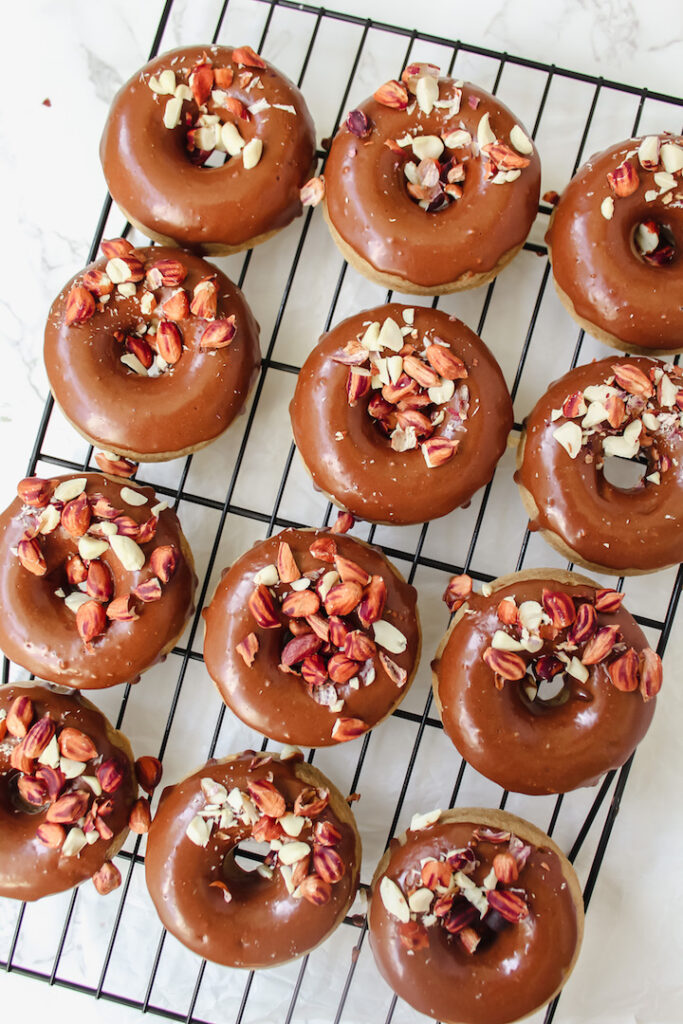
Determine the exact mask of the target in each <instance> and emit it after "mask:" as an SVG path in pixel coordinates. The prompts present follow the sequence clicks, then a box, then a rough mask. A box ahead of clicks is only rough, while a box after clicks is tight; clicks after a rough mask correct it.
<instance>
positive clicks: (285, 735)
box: [202, 499, 422, 748]
mask: <svg viewBox="0 0 683 1024" xmlns="http://www.w3.org/2000/svg"><path fill="white" fill-rule="evenodd" d="M330 500H332V499H330ZM283 532H286V531H283ZM297 532H299V533H302V534H304V533H310V534H311V537H312V538H313V537H314V536H315V535H319V536H325V535H326V533H327V531H319V530H316V529H314V528H312V527H311V528H308V527H306V528H304V529H302V530H299V531H297ZM278 536H279V535H278ZM331 536H332V537H334V538H335V539H337V540H339V539H340V537H344V536H345V535H344V534H341V535H339V534H331ZM350 539H351V540H353V542H354V544H358V545H359V546H360V547H363V548H366V549H367V550H368V551H369V552H372V553H373V554H377V549H376V548H375V547H374V546H373V545H372V544H368V543H367V542H366V541H363V540H360V539H359V538H358V537H352V538H350ZM259 546H260V545H255V546H254V547H253V548H252V549H251V551H248V552H245V555H243V556H242V558H244V557H246V555H249V554H250V553H251V552H253V551H255V550H256V548H257V547H259ZM295 555H296V552H295ZM346 556H347V557H348V556H349V553H348V552H347V553H346ZM382 557H383V558H384V556H382ZM384 562H385V564H386V565H387V567H388V569H387V575H391V576H393V578H394V579H395V580H396V582H397V583H398V584H400V585H402V586H406V585H407V583H406V580H405V577H404V576H403V575H402V573H401V572H400V571H399V570H398V569H397V568H396V566H395V565H394V564H393V562H389V561H388V560H387V559H386V558H385V559H384ZM264 564H266V563H264ZM329 568H333V566H332V565H330V566H329ZM229 571H230V568H226V569H225V570H224V571H223V573H222V575H221V579H220V580H219V582H218V584H217V585H216V588H215V590H214V592H213V594H212V596H211V600H210V601H209V602H208V604H207V605H206V606H205V608H206V609H209V608H210V607H211V605H212V604H213V602H214V600H215V599H216V596H217V594H218V593H219V591H220V590H221V587H222V582H223V577H224V576H225V575H227V573H228V572H229ZM203 621H204V636H203V644H202V647H203V650H204V652H205V661H206V658H207V654H206V649H207V642H206V640H207V622H208V620H207V616H206V614H204V615H203ZM252 624H253V620H252ZM415 631H416V635H417V642H416V646H415V654H414V659H413V663H412V666H411V668H410V669H409V670H408V679H407V681H406V683H405V685H404V686H402V687H400V688H396V699H395V700H394V701H392V702H391V703H390V704H389V705H388V707H387V709H386V710H385V711H384V712H383V714H381V715H380V717H379V718H377V719H375V720H374V721H372V722H371V723H370V724H369V726H368V731H369V730H370V729H374V728H376V727H377V726H378V725H380V724H381V723H382V722H384V721H385V720H386V719H387V718H389V717H390V716H391V715H392V714H393V713H394V711H395V710H396V708H397V707H398V706H399V705H400V704H401V703H402V701H403V700H404V698H405V696H406V694H407V693H408V690H409V689H410V687H411V686H412V684H413V681H414V679H415V676H416V674H417V670H418V668H419V665H420V656H421V653H422V629H421V625H420V618H419V615H418V613H417V607H416V609H415ZM392 657H394V656H392ZM240 662H241V659H240ZM256 666H257V663H256V662H254V666H252V669H253V670H256ZM240 669H241V665H240ZM207 671H209V675H210V676H211V679H212V680H213V683H214V685H215V686H216V689H217V690H218V693H219V694H220V697H221V699H222V700H223V701H224V702H225V703H226V704H227V705H228V707H229V708H230V710H231V711H232V712H233V713H234V714H237V715H238V717H239V718H242V720H243V721H245V723H246V724H247V725H249V726H250V727H251V728H253V729H256V730H257V731H258V732H260V733H262V734H263V735H264V736H268V738H269V739H274V740H276V741H277V742H282V743H295V744H297V745H301V746H305V747H310V748H317V747H327V746H334V745H336V744H337V743H338V742H339V741H338V740H336V739H334V738H333V737H330V738H329V739H328V738H323V737H319V742H315V743H312V742H310V740H311V736H310V735H306V736H304V735H302V734H301V733H299V734H297V735H295V734H294V733H293V732H290V729H291V726H287V723H282V724H281V725H280V729H279V732H278V733H277V734H276V733H275V732H273V728H272V727H271V726H269V724H268V722H267V721H264V722H262V723H261V722H258V723H257V722H255V721H254V720H252V719H251V718H250V719H249V720H247V718H244V717H243V716H242V715H241V714H239V712H238V709H237V708H236V707H235V706H234V702H233V703H231V702H229V701H228V700H227V699H226V693H225V691H224V688H223V686H224V685H225V684H223V685H222V684H221V682H220V681H219V680H218V679H217V678H216V676H215V674H212V672H211V670H209V669H208V666H207ZM374 685H377V684H376V683H372V684H371V686H374ZM360 692H362V691H360ZM311 703H312V704H313V708H317V705H315V704H314V703H313V702H312V701H311ZM361 710H362V709H359V708H355V710H354V712H350V711H348V710H343V711H342V712H341V714H342V716H346V715H355V714H356V713H359V712H361ZM327 714H328V715H329V716H330V718H332V716H331V715H330V713H329V711H328V712H327ZM335 717H336V716H335ZM285 727H286V728H285ZM363 735H365V734H363Z"/></svg>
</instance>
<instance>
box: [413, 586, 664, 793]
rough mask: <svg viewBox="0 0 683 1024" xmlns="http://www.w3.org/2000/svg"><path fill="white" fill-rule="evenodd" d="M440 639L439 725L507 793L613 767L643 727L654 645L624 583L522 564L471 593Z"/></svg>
mask: <svg viewBox="0 0 683 1024" xmlns="http://www.w3.org/2000/svg"><path fill="white" fill-rule="evenodd" d="M471 587H472V581H471V580H470V579H469V577H467V576H461V577H454V579H453V580H452V581H451V584H450V585H449V589H448V590H447V591H446V595H445V599H446V601H447V603H448V604H449V607H450V608H451V610H457V614H456V615H455V618H454V619H453V622H452V624H451V626H450V628H449V630H448V632H447V633H446V635H445V637H444V639H443V640H442V642H441V645H440V646H439V650H438V651H437V654H436V659H435V661H434V663H433V666H432V667H433V670H434V696H435V700H436V704H437V707H438V708H439V712H440V714H441V718H442V721H443V724H444V729H445V730H446V733H447V735H448V736H449V738H450V739H451V740H452V741H453V743H454V744H455V746H456V747H457V749H458V751H459V753H460V754H461V755H462V756H463V757H464V758H465V760H466V761H467V762H468V763H469V764H471V765H472V766H473V767H474V768H475V769H476V770H477V771H479V772H481V773H482V775H485V776H486V777H487V778H489V779H492V780H493V782H496V783H498V785H499V786H502V787H503V788H504V789H509V790H512V791H513V792H515V793H530V794H539V795H540V794H546V793H566V792H568V791H569V790H572V789H575V788H577V787H579V786H591V785H594V784H595V783H596V782H597V781H598V780H599V779H600V777H601V776H602V775H603V774H604V773H605V772H606V771H609V770H610V769H612V768H618V767H620V766H621V765H622V764H623V763H624V762H625V761H626V760H627V759H628V758H629V757H630V755H631V754H632V753H633V751H634V749H635V747H636V746H637V744H638V743H639V742H640V741H641V740H642V738H643V736H644V735H645V733H646V732H647V730H648V728H649V725H650V722H651V721H652V716H653V714H654V710H655V708H654V706H655V701H654V699H653V698H654V697H655V695H656V694H657V693H658V692H659V689H660V688H661V684H662V665H661V661H660V659H659V657H658V655H657V654H655V652H654V651H652V650H651V649H650V648H649V647H648V644H647V640H646V638H645V636H644V634H643V632H642V630H641V629H640V628H639V626H638V625H637V624H636V622H635V620H634V619H633V617H632V616H631V615H629V613H628V612H627V611H626V609H624V608H622V607H621V599H622V595H621V594H619V593H617V592H616V591H614V590H610V589H606V588H605V589H600V588H599V587H598V586H597V584H595V583H593V582H592V581H591V580H589V579H586V578H585V577H583V576H578V575H577V574H575V573H569V572H562V571H560V570H557V569H530V570H525V571H523V572H518V573H513V574H512V575H511V576H503V577H501V578H500V579H499V580H496V581H494V582H493V583H491V584H489V585H488V587H487V589H488V590H489V591H490V593H488V595H487V596H483V595H477V594H472V593H471Z"/></svg>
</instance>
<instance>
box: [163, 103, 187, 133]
mask: <svg viewBox="0 0 683 1024" xmlns="http://www.w3.org/2000/svg"><path fill="white" fill-rule="evenodd" d="M182 109H183V101H182V100H181V99H180V97H179V96H172V97H171V99H170V100H168V102H167V103H166V107H165V108H164V127H166V128H176V127H177V126H178V125H179V124H180V114H181V111H182Z"/></svg>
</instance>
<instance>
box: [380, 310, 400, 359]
mask: <svg viewBox="0 0 683 1024" xmlns="http://www.w3.org/2000/svg"><path fill="white" fill-rule="evenodd" d="M377 343H378V345H379V346H380V350H381V349H383V348H389V349H391V351H392V352H400V351H401V349H402V348H403V335H402V334H401V328H400V327H399V326H398V324H397V323H396V321H395V320H392V318H391V317H390V316H388V317H387V318H386V320H385V321H384V323H383V324H382V326H381V328H380V332H379V335H378V337H377Z"/></svg>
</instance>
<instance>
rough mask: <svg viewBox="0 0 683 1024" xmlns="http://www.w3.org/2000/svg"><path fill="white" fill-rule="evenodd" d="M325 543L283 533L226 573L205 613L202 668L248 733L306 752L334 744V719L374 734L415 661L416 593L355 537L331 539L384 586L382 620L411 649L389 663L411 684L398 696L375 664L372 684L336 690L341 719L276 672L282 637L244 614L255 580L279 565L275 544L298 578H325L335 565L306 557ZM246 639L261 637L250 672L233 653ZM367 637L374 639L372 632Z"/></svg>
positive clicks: (294, 679)
mask: <svg viewBox="0 0 683 1024" xmlns="http://www.w3.org/2000/svg"><path fill="white" fill-rule="evenodd" d="M325 536H329V532H328V531H326V530H284V531H283V532H282V533H280V534H278V535H277V536H275V537H270V538H269V539H268V540H265V541H261V542H260V543H258V544H256V545H254V547H253V548H252V549H251V550H250V551H248V552H247V553H246V554H244V555H242V557H241V558H239V559H238V560H237V561H236V562H235V564H234V565H233V566H232V568H230V569H227V570H225V572H224V574H223V576H222V578H221V582H220V583H219V584H218V587H217V588H216V592H215V594H214V596H213V599H212V601H211V604H210V605H209V607H208V608H206V609H205V610H204V613H203V614H204V618H205V620H206V635H205V638H204V662H205V664H206V668H207V671H208V673H209V675H210V676H211V678H212V679H213V681H214V682H215V683H216V686H217V687H218V689H219V691H220V694H221V697H222V698H223V700H224V701H225V703H226V704H227V705H228V707H229V708H230V709H231V710H232V711H234V713H235V714H236V715H237V716H238V718H241V719H242V721H243V722H246V724H247V725H248V726H250V727H251V728H252V729H256V730H257V731H258V732H260V733H263V734H264V735H266V736H268V737H270V739H274V740H278V741H280V742H283V743H296V744H299V745H301V746H306V747H324V746H329V745H330V744H333V743H336V742H338V741H337V740H336V739H335V738H334V737H333V736H332V729H333V727H334V725H335V722H336V721H337V719H338V718H339V717H346V718H348V717H351V718H360V719H362V720H363V721H364V722H365V723H366V724H367V728H368V729H371V728H372V727H373V726H374V725H376V724H377V722H379V721H380V720H381V719H383V718H384V717H385V716H386V715H388V714H389V713H390V711H392V710H393V709H394V708H395V707H396V706H397V705H398V704H399V703H400V702H401V700H402V699H403V697H404V695H405V693H406V691H407V689H408V686H409V685H410V682H411V680H412V676H413V674H414V672H415V669H416V668H417V664H418V661H419V656H420V626H419V621H418V618H417V607H416V606H417V592H416V590H415V588H414V587H411V586H410V585H409V584H407V583H405V582H404V581H403V580H402V579H401V578H400V577H399V576H398V574H397V571H396V570H395V569H394V568H393V566H391V564H390V563H389V562H388V561H387V560H386V559H385V557H384V555H382V553H381V552H380V551H379V550H378V549H376V548H373V547H370V546H368V545H366V544H363V543H362V542H360V541H357V540H355V539H354V538H353V537H348V536H343V535H339V534H336V535H334V540H335V542H336V544H337V548H338V551H339V554H340V555H342V556H343V557H345V558H349V559H351V560H353V561H355V562H357V563H358V564H359V565H361V566H362V567H363V568H364V569H365V570H366V571H367V572H368V573H370V574H371V575H381V576H382V577H383V578H384V581H385V583H386V587H387V601H386V607H385V611H384V614H383V618H384V619H387V620H388V621H389V622H391V623H392V625H395V626H396V628H397V629H399V630H400V631H401V632H402V633H403V634H404V636H405V637H406V638H407V641H408V644H407V647H406V650H405V651H404V652H403V653H402V654H392V655H391V658H392V660H393V661H395V662H396V664H397V665H399V666H400V667H401V668H403V669H405V670H406V671H407V673H408V681H407V683H406V685H405V686H404V687H403V688H402V689H399V688H398V687H397V685H396V683H394V682H393V681H392V680H391V679H390V678H389V676H388V675H387V673H386V671H385V669H384V668H383V666H382V664H381V662H380V661H379V658H378V657H377V656H375V658H374V659H373V662H374V666H375V672H376V677H375V680H374V682H372V683H371V684H370V685H369V686H361V687H360V689H358V690H351V689H350V688H349V687H348V685H340V686H338V690H339V692H340V693H341V695H342V696H343V699H344V701H345V704H344V708H343V709H342V711H341V712H339V713H333V712H331V711H330V710H329V708H328V707H325V706H323V705H321V704H317V703H316V702H315V701H314V700H313V699H312V698H311V697H309V695H308V693H307V692H306V688H305V685H304V683H303V681H302V680H301V679H300V678H299V677H298V676H294V675H291V674H289V673H285V672H283V671H282V670H281V669H279V668H278V665H279V663H280V650H281V645H282V642H283V635H284V632H285V631H284V629H260V628H258V627H257V626H256V623H255V621H254V618H253V616H252V615H251V613H250V611H249V609H248V607H247V602H248V600H249V598H250V596H251V594H252V592H253V590H254V586H255V584H254V575H255V573H256V572H258V570H259V569H262V568H263V567H264V566H266V565H270V564H272V563H274V562H275V561H276V559H277V553H278V547H279V544H280V541H286V542H287V543H288V544H289V545H290V547H291V549H292V553H293V555H294V557H295V560H296V563H297V565H298V567H299V571H300V572H302V573H305V572H307V571H309V570H312V569H320V568H321V567H323V568H324V569H325V570H326V571H327V570H328V569H333V568H334V566H333V565H329V564H326V563H323V562H321V561H320V560H319V559H317V558H314V557H313V556H312V555H311V553H310V551H309V546H310V544H311V543H312V542H313V541H314V540H315V539H316V538H319V537H325ZM352 619H353V616H348V621H349V622H351V620H352ZM251 632H254V633H256V635H257V636H258V639H259V645H260V646H259V650H258V653H257V655H256V659H255V661H254V663H253V665H252V666H251V668H248V667H247V665H246V664H245V662H244V660H243V659H242V657H241V656H240V655H239V654H238V653H237V651H236V650H235V648H236V646H237V644H238V643H240V642H241V641H242V640H244V638H245V637H246V636H247V635H248V634H249V633H251ZM368 632H369V634H370V636H372V630H369V631H368ZM378 649H379V648H378Z"/></svg>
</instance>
